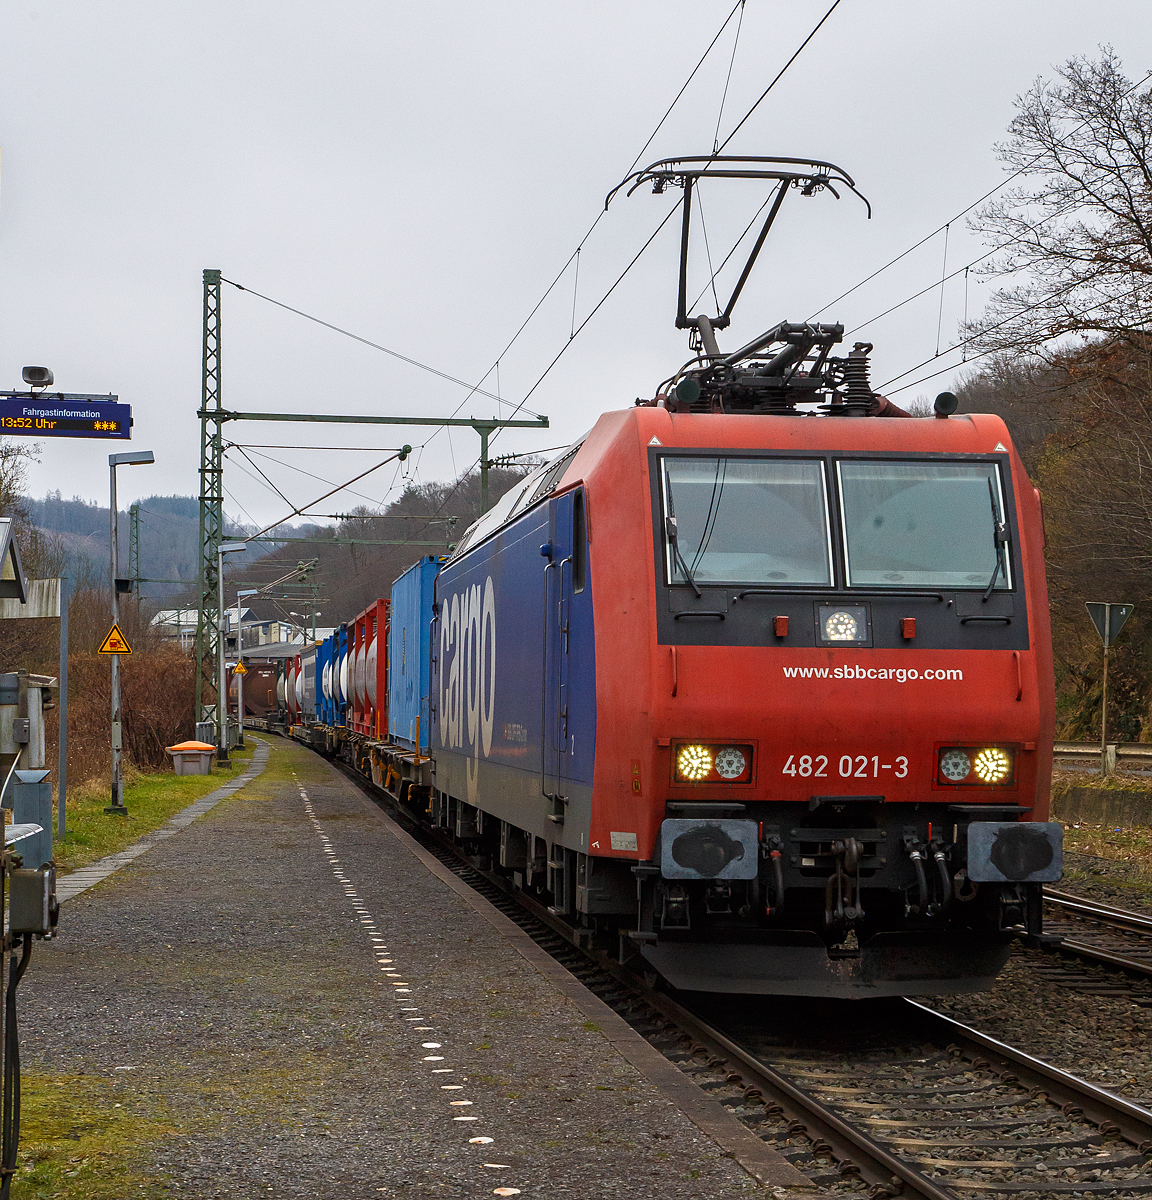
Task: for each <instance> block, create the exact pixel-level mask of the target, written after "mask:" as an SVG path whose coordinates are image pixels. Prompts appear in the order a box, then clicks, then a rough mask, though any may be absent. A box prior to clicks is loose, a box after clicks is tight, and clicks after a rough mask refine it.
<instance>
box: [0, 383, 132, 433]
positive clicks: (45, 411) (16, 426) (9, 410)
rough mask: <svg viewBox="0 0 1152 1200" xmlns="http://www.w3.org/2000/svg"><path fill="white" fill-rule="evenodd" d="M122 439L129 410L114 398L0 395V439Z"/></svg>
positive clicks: (128, 423)
mask: <svg viewBox="0 0 1152 1200" xmlns="http://www.w3.org/2000/svg"><path fill="white" fill-rule="evenodd" d="M21 435H23V436H27V437H70V438H124V439H128V438H131V436H132V406H131V405H130V404H121V403H119V401H118V400H117V398H116V397H115V396H88V395H73V394H70V393H66V392H56V393H53V394H49V393H36V394H32V393H29V392H0V436H3V437H19V436H21Z"/></svg>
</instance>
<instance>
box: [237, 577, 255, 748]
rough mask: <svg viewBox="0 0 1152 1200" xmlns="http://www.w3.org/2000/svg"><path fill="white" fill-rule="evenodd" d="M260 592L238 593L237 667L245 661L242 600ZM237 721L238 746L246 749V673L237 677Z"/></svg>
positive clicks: (251, 590)
mask: <svg viewBox="0 0 1152 1200" xmlns="http://www.w3.org/2000/svg"><path fill="white" fill-rule="evenodd" d="M259 592H260V589H259V588H244V589H243V591H239V592H237V593H236V665H237V666H239V665H240V664H241V663H242V662H243V661H244V625H243V623H242V620H241V616H240V600H241V598H242V597H244V596H255V595H258V594H259ZM236 720H237V721H238V722H239V723H240V736H239V738H238V739H237V742H236V745H237V746H238V747H239V748H240V749H241V750H243V749H244V673H243V672H240V673H239V674H238V675H237V676H236Z"/></svg>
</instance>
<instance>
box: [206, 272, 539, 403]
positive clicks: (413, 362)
mask: <svg viewBox="0 0 1152 1200" xmlns="http://www.w3.org/2000/svg"><path fill="white" fill-rule="evenodd" d="M220 282H221V283H226V284H228V285H229V286H230V287H234V288H236V289H237V290H238V291H241V292H247V293H248V294H249V295H251V296H256V297H258V298H259V299H261V300H265V301H267V302H268V303H269V304H274V305H276V307H277V308H283V309H285V310H286V311H287V312H290V313H295V314H296V316H298V317H303V318H304V319H305V320H306V321H312V322H314V323H315V324H317V325H322V326H323V327H324V328H325V329H331V330H332V331H333V332H334V333H339V334H341V335H342V336H344V337H348V338H351V339H352V340H353V341H354V342H360V343H361V344H362V345H365V346H370V347H371V348H372V349H373V350H379V351H381V352H382V353H384V354H389V355H391V356H392V357H393V358H398V359H399V360H400V361H401V362H406V363H408V364H409V365H410V366H413V367H419V368H420V370H421V371H427V372H428V373H429V374H431V375H435V376H437V377H438V378H440V379H444V380H447V381H448V382H449V383H455V384H457V385H458V386H459V387H462V388H468V389H469V393H468V394H469V395H470V396H474V395H476V394H479V395H481V396H485V397H487V398H488V399H489V400H496V401H498V402H500V403H502V404H507V403H509V401H506V400H504V401H501V400H500V397H499V396H497V395H496V393H495V392H486V391H484V389H483V388H481V387H477V386H476V385H475V384H471V383H469V382H468V381H467V380H465V379H457V378H456V376H455V375H449V374H448V373H447V372H446V371H441V370H439V368H437V367H431V366H429V365H428V364H427V363H422V362H420V361H419V359H415V358H410V357H409V356H408V355H407V354H401V353H400V352H399V351H398V350H391V349H389V348H388V347H387V346H382V345H381V344H380V343H379V342H374V341H372V340H371V339H370V338H366V337H361V335H360V334H358V333H353V332H352V331H351V330H349V329H344V328H342V327H341V326H340V325H335V324H333V323H332V322H331V321H325V320H323V319H322V318H321V317H316V316H313V315H312V314H311V313H306V312H304V310H303V309H300V308H294V307H293V306H292V305H291V304H286V303H285V302H284V301H283V300H276V299H274V298H273V297H272V296H266V295H264V293H263V292H258V291H256V290H255V289H254V288H250V287H245V285H244V284H241V283H237V282H236V281H235V280H234V279H225V278H224V276H223V275H221V276H220ZM539 415H540V414H539V413H532V416H534V417H538V416H539Z"/></svg>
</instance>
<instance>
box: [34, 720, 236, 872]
mask: <svg viewBox="0 0 1152 1200" xmlns="http://www.w3.org/2000/svg"><path fill="white" fill-rule="evenodd" d="M247 740H248V745H247V747H246V748H245V749H243V750H237V751H234V752H233V753H232V761H231V762H230V763H229V764H228V765H227V766H223V767H222V766H219V765H218V764H216V763H213V765H212V773H211V774H210V775H174V774H173V773H172V772H171V771H158V772H156V773H155V774H151V775H145V774H142V773H139V772H133V773H132V776H131V781H130V782H129V780H127V779H126V780H125V784H124V807H125V808H127V810H128V815H127V816H126V817H119V816H116V815H115V814H112V813H106V812H105V811H104V808H105V806H106V805H107V804H108V803H109V799H110V797H109V792H108V788H107V786H106V785H104V784H94V783H88V784H83V785H81V786H80V787H78V788H76V789H75V790H72V789H69V792H68V809H67V812H66V814H65V816H66V825H67V834H66V835H65V837H64V839H63V840H62V841H61V840H56V841H55V842H54V843H53V847H52V849H53V853H54V857H55V859H56V870H57V873H58V874H61V875H64V874H67V873H68V872H69V871H75V870H77V869H78V868H80V867H84V866H87V865H88V864H89V863H91V862H95V861H96V860H97V859H100V858H104V857H105V856H106V855H109V854H115V853H116V852H117V851H119V850H123V849H124V848H125V847H126V846H130V845H131V844H132V843H133V842H134V841H136V840H137V839H138V838H140V837H143V836H144V834H146V833H151V832H152V830H153V829H157V828H159V827H160V826H161V825H163V824H164V822H165V821H167V820H168V819H169V818H170V817H173V816H175V815H176V814H177V813H178V812H179V811H180V810H181V809H182V808H187V807H188V805H189V804H192V803H194V802H195V801H197V800H199V799H200V798H201V797H202V796H206V795H208V793H209V792H214V791H215V790H216V789H217V788H218V787H222V786H223V785H224V784H226V783H227V782H228V781H229V780H231V779H234V778H235V777H236V776H237V775H238V774H240V773H241V772H242V771H243V770H244V768H245V767H247V765H248V764H249V763H250V762H251V761H252V755H253V753H254V752H255V748H256V743H255V742H254V741H253V740H252V739H251V738H248V739H247Z"/></svg>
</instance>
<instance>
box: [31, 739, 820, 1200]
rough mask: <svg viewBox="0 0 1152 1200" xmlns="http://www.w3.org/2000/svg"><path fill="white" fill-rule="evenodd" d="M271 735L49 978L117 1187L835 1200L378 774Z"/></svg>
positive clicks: (67, 1066) (59, 1035) (99, 906)
mask: <svg viewBox="0 0 1152 1200" xmlns="http://www.w3.org/2000/svg"><path fill="white" fill-rule="evenodd" d="M267 741H268V743H269V746H270V750H271V753H270V756H269V759H268V762H267V765H266V767H265V769H264V770H263V772H262V773H261V774H260V775H259V776H258V777H255V778H252V779H250V780H249V781H248V782H247V783H246V784H245V785H244V786H243V787H242V788H241V789H239V790H238V791H236V792H235V793H234V794H232V795H230V796H228V797H226V798H224V799H223V800H221V801H220V802H219V803H218V804H216V805H215V807H213V808H212V809H211V810H210V811H207V812H205V813H204V814H203V815H201V816H199V817H198V819H196V820H194V821H192V822H191V823H189V824H187V825H186V826H185V827H183V828H181V829H179V831H178V834H177V835H174V836H168V837H166V838H164V839H162V840H157V841H155V843H154V844H152V845H151V846H150V847H149V849H148V851H147V853H141V854H138V855H136V856H135V857H132V858H131V859H130V860H126V865H124V867H123V869H121V870H119V871H117V872H116V873H115V874H112V875H110V876H108V877H107V878H105V879H103V880H102V881H100V882H98V883H96V884H95V885H94V886H91V887H89V888H88V889H87V890H85V891H84V892H82V893H80V894H78V895H75V896H73V898H71V899H69V900H68V901H67V902H66V903H65V904H64V908H63V913H62V917H61V923H60V936H59V938H58V940H56V941H54V942H51V943H47V944H45V945H43V946H42V947H39V948H38V951H37V955H36V958H35V959H34V961H33V964H32V965H33V969H32V970H30V971H29V973H28V975H27V977H26V980H25V982H24V984H23V985H22V987H21V992H20V1009H21V1032H22V1043H23V1059H24V1068H25V1072H26V1075H27V1077H28V1083H29V1087H30V1088H31V1089H35V1090H38V1092H39V1094H41V1095H43V1094H44V1093H45V1092H47V1093H48V1094H52V1089H53V1088H59V1089H63V1090H62V1091H60V1092H59V1093H57V1094H59V1095H61V1096H64V1095H68V1094H71V1093H72V1092H73V1091H75V1092H76V1093H77V1094H80V1093H82V1094H83V1095H85V1096H87V1097H88V1098H89V1099H88V1101H87V1103H88V1105H89V1107H88V1109H86V1110H85V1113H86V1115H85V1118H84V1119H85V1120H87V1121H89V1122H91V1121H98V1122H104V1123H106V1124H107V1127H108V1129H109V1130H111V1131H113V1133H114V1135H115V1137H114V1140H115V1145H116V1155H117V1162H116V1169H117V1170H119V1171H121V1172H122V1173H123V1185H122V1188H121V1190H120V1191H119V1192H117V1193H116V1194H118V1195H124V1196H129V1195H132V1196H135V1195H140V1196H148V1197H151V1196H165V1197H167V1196H181V1195H183V1196H195V1197H197V1198H198V1200H199V1198H204V1200H207V1198H209V1197H224V1196H227V1197H230V1198H248V1197H256V1196H262V1197H266V1196H283V1197H301V1198H303V1197H309V1198H310V1200H315V1198H317V1197H320V1198H327V1197H333V1198H335V1197H340V1198H341V1200H359V1198H361V1197H363V1198H368V1197H379V1196H385V1197H388V1196H392V1197H402V1198H406V1197H424V1196H437V1197H461V1198H465V1197H466V1198H471V1197H484V1196H492V1195H500V1196H511V1195H521V1196H524V1197H525V1198H529V1197H542V1198H543V1197H549V1198H551V1197H563V1196H573V1197H575V1196H582V1197H583V1196H591V1195H594V1196H602V1197H620V1198H625V1197H628V1198H630V1197H637V1198H640V1197H651V1196H660V1197H662V1198H666V1200H673V1198H677V1197H684V1198H685V1200H687V1198H689V1197H691V1198H693V1200H696V1198H701V1197H725V1198H728V1197H738V1196H759V1195H769V1196H773V1195H775V1196H789V1197H800V1196H811V1195H814V1194H816V1193H815V1191H814V1190H813V1188H812V1185H811V1184H810V1183H809V1182H808V1181H807V1180H806V1179H805V1177H804V1176H802V1175H800V1174H799V1173H798V1172H796V1171H795V1170H794V1168H792V1167H791V1166H790V1165H789V1164H788V1163H787V1162H786V1161H785V1160H784V1159H782V1158H780V1157H779V1156H778V1155H777V1154H776V1153H775V1151H774V1150H772V1148H771V1147H769V1146H767V1145H765V1144H764V1143H762V1142H760V1141H759V1139H757V1138H756V1137H755V1136H754V1135H752V1134H751V1133H750V1132H749V1131H748V1130H747V1129H746V1128H745V1127H744V1126H741V1125H740V1124H739V1123H738V1122H737V1121H736V1120H735V1118H733V1117H732V1116H731V1115H730V1114H728V1113H727V1112H726V1111H725V1110H724V1109H723V1108H722V1107H721V1106H720V1105H719V1104H717V1103H716V1102H715V1101H714V1100H711V1099H709V1098H708V1097H707V1096H706V1095H705V1094H704V1093H703V1092H702V1091H700V1089H698V1088H696V1086H695V1085H694V1084H692V1083H690V1082H689V1081H688V1080H687V1078H686V1077H685V1076H684V1075H682V1074H681V1073H680V1072H679V1071H678V1070H677V1069H676V1068H675V1067H674V1066H673V1065H672V1064H671V1063H669V1062H668V1061H667V1060H666V1059H664V1058H663V1056H662V1055H660V1054H659V1053H658V1051H656V1050H655V1049H654V1048H653V1047H651V1046H650V1045H649V1044H648V1043H647V1042H645V1041H644V1040H643V1038H641V1037H640V1035H639V1034H637V1033H635V1032H634V1031H632V1030H631V1028H630V1027H629V1026H628V1025H626V1024H625V1023H624V1022H623V1020H622V1018H620V1017H619V1016H617V1015H616V1014H615V1013H614V1012H613V1011H612V1010H611V1009H610V1008H608V1007H607V1006H606V1005H604V1004H603V1003H602V1002H601V1001H599V1000H598V999H597V998H596V997H594V996H592V994H591V993H589V992H587V991H585V990H584V989H583V988H582V985H580V984H579V983H578V982H577V981H576V980H575V978H574V977H573V976H571V975H569V974H568V973H567V972H566V971H564V969H563V968H562V967H560V966H559V964H557V963H555V962H554V960H552V959H549V958H548V957H547V956H546V955H545V954H544V952H543V951H542V950H540V949H539V948H538V947H536V946H535V944H534V943H532V942H531V940H530V939H529V938H528V937H527V935H526V934H523V933H520V934H519V939H518V938H517V936H516V934H517V933H518V932H519V931H518V929H517V927H515V926H513V925H512V923H511V922H510V921H508V919H507V918H505V917H503V916H502V915H501V914H499V913H498V912H497V911H496V910H495V909H494V908H492V907H491V906H490V905H487V902H486V901H484V900H482V899H481V898H480V897H477V896H475V895H472V896H469V895H467V894H466V893H467V889H466V888H465V886H464V885H463V884H462V883H460V881H458V880H455V877H453V876H451V875H450V874H449V873H448V872H447V871H446V869H445V868H443V867H442V866H440V865H439V864H438V863H436V861H435V860H434V859H432V858H431V856H429V855H428V854H427V853H426V852H425V851H423V850H421V849H420V848H419V847H418V846H417V845H416V844H415V843H414V842H412V840H411V839H410V838H408V836H407V835H406V834H404V833H403V831H402V830H400V829H399V827H398V826H397V825H395V824H394V823H393V822H392V821H390V820H389V818H388V817H386V816H385V815H384V814H383V813H382V812H381V811H380V810H379V809H378V808H377V807H376V806H375V805H374V804H373V803H372V802H371V801H370V800H369V799H368V798H367V797H366V796H365V795H364V794H363V793H362V792H361V791H360V789H358V788H357V787H356V786H355V785H354V784H353V783H351V782H350V781H349V780H347V779H346V778H345V777H344V776H342V775H341V774H339V773H338V772H337V771H335V770H334V769H333V768H332V767H331V766H329V765H328V764H327V763H326V762H325V761H324V760H322V759H320V758H319V757H317V756H316V755H314V754H312V753H311V752H310V751H308V750H306V749H304V748H302V747H299V746H296V745H294V744H292V743H290V742H287V741H284V740H282V739H280V738H277V737H274V736H273V737H268V738H267ZM437 867H439V870H437V869H436V868H437ZM501 922H503V925H502V924H501ZM597 1006H599V1007H598V1008H597ZM34 1111H38V1110H33V1112H34ZM35 1120H36V1118H35V1116H34V1115H29V1116H26V1119H25V1129H24V1137H25V1145H26V1146H27V1145H28V1144H32V1145H35V1144H36V1142H37V1139H38V1138H39V1137H40V1136H41V1135H40V1133H38V1131H37V1129H36V1127H35ZM57 1134H60V1130H59V1129H58V1130H57ZM61 1136H63V1137H64V1138H65V1139H66V1138H67V1136H68V1134H67V1132H64V1133H63V1134H62V1135H61ZM19 1183H20V1181H19V1178H18V1179H17V1188H19ZM28 1194H30V1195H31V1194H34V1193H32V1192H29V1193H28ZM85 1194H87V1193H85ZM100 1194H101V1195H102V1194H103V1193H100ZM109 1194H112V1193H109Z"/></svg>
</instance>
